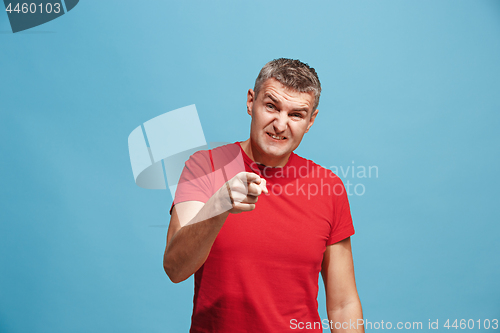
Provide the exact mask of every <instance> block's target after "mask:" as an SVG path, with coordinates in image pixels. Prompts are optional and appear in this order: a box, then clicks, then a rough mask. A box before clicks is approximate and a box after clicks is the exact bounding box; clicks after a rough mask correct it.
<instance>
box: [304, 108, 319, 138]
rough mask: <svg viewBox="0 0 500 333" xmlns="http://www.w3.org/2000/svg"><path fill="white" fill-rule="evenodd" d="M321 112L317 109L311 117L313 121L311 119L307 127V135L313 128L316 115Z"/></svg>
mask: <svg viewBox="0 0 500 333" xmlns="http://www.w3.org/2000/svg"><path fill="white" fill-rule="evenodd" d="M318 112H319V110H318V109H316V111H314V112H313V113H312V115H311V119H309V125H307V129H306V133H307V132H309V129H310V128H311V126H312V125H313V124H314V119H316V115H317V114H318Z"/></svg>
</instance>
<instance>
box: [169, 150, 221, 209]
mask: <svg viewBox="0 0 500 333" xmlns="http://www.w3.org/2000/svg"><path fill="white" fill-rule="evenodd" d="M213 176H214V174H213V165H212V162H211V158H210V153H209V152H208V151H198V152H196V153H194V154H193V155H191V157H190V158H189V159H188V160H187V161H186V163H185V165H184V169H183V170H182V173H181V177H180V178H179V182H178V184H177V188H176V191H175V198H174V202H173V203H172V207H171V208H170V214H172V208H173V207H174V205H176V204H178V203H180V202H184V201H201V202H204V203H205V202H207V201H208V199H210V197H211V196H212V195H213V192H214V191H213Z"/></svg>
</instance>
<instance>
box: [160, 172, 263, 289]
mask: <svg viewBox="0 0 500 333" xmlns="http://www.w3.org/2000/svg"><path fill="white" fill-rule="evenodd" d="M228 187H229V188H230V190H229V189H228ZM263 191H264V192H267V189H266V187H265V180H264V179H262V178H260V177H259V176H258V175H257V174H255V173H250V172H241V173H239V174H237V175H236V176H234V177H233V178H232V179H231V180H229V181H228V182H227V186H226V184H224V185H223V186H222V187H221V188H220V189H219V190H217V191H216V192H215V193H214V195H212V197H211V198H210V199H209V200H208V201H207V202H206V203H203V202H200V201H186V202H181V203H178V204H176V205H175V206H174V208H173V209H172V217H171V218H170V225H169V227H168V233H167V245H166V247H165V254H164V256H163V268H164V269H165V273H167V275H168V277H169V278H170V280H171V281H172V282H174V283H179V282H181V281H184V280H186V279H187V278H189V277H190V276H191V275H192V274H193V273H195V272H196V271H197V270H198V269H199V268H200V267H201V266H202V265H203V263H205V261H206V260H207V257H208V254H209V253H210V249H211V248H212V245H213V243H214V241H215V238H216V237H217V235H218V234H219V231H220V229H221V228H222V226H223V225H224V222H225V221H226V218H227V216H228V215H229V214H230V213H233V214H237V213H240V212H245V211H251V210H253V209H254V208H255V203H256V202H257V199H258V196H259V195H260V194H261V193H262V192H263Z"/></svg>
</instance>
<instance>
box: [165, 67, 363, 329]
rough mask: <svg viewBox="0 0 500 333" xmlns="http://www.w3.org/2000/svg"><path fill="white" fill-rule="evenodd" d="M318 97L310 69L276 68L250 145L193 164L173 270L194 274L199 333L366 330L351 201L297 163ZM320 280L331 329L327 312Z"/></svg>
mask: <svg viewBox="0 0 500 333" xmlns="http://www.w3.org/2000/svg"><path fill="white" fill-rule="evenodd" d="M320 92H321V86H320V82H319V79H318V76H317V74H316V72H315V70H314V69H313V68H310V67H309V66H308V65H307V64H304V63H302V62H300V61H298V60H291V59H283V58H281V59H276V60H273V61H271V62H269V63H267V64H266V65H265V66H264V67H263V68H262V70H261V72H260V74H259V76H258V77H257V80H256V82H255V87H254V90H252V89H249V91H248V95H247V112H248V114H249V115H250V116H251V118H252V121H251V126H250V138H249V139H248V140H246V141H244V142H237V143H235V144H231V145H227V146H223V147H219V148H216V149H213V150H211V151H202V152H197V153H195V154H193V155H192V156H191V158H190V159H189V160H188V161H187V162H186V166H185V168H184V171H183V174H182V176H181V182H180V183H179V186H178V188H177V192H176V197H175V200H174V205H173V208H172V210H171V214H172V217H171V220H170V226H169V230H168V234H167V246H166V249H165V255H164V269H165V272H166V273H167V275H168V276H169V277H170V279H171V280H172V281H173V282H175V283H178V282H181V281H183V280H185V279H187V278H188V277H189V276H191V275H192V274H195V296H194V309H193V316H192V325H191V332H217V333H221V332H231V333H235V332H259V333H260V332H290V331H294V332H295V331H306V332H322V331H323V329H324V328H326V327H328V328H330V329H331V330H332V331H336V332H337V331H346V332H347V331H350V332H363V326H362V310H361V304H360V301H359V297H358V294H357V290H356V284H355V279H354V268H353V261H352V252H351V243H350V236H351V235H352V234H354V229H353V227H352V219H351V214H350V209H349V203H348V200H347V194H346V191H345V189H344V186H343V184H342V182H341V181H340V179H339V178H338V177H337V176H335V175H334V174H333V173H332V172H331V171H330V170H327V169H324V168H322V167H320V166H319V165H317V164H315V163H313V162H312V161H309V160H306V159H304V158H301V157H299V156H298V155H296V154H295V153H293V151H294V150H295V149H296V148H297V147H298V146H299V144H300V142H301V140H302V137H303V136H304V134H305V133H307V132H308V131H309V129H310V128H311V126H312V125H313V124H314V121H315V119H316V116H317V114H318V110H317V106H318V103H319V96H320ZM319 272H321V274H322V276H323V280H324V283H325V290H326V301H327V312H328V319H329V320H328V321H326V320H323V321H321V320H320V317H319V314H318V311H317V308H318V303H317V293H318V277H319Z"/></svg>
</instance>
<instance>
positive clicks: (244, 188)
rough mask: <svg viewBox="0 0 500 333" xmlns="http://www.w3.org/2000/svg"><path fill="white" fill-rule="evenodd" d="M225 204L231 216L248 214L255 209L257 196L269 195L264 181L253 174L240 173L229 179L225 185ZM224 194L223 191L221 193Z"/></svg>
mask: <svg viewBox="0 0 500 333" xmlns="http://www.w3.org/2000/svg"><path fill="white" fill-rule="evenodd" d="M225 187H226V188H225V189H226V192H225V193H227V196H228V197H227V198H226V204H227V203H228V204H230V205H231V207H230V208H229V206H228V208H229V209H228V211H229V212H230V213H233V214H238V213H241V212H248V211H251V210H254V209H255V203H256V202H257V200H258V198H259V195H261V194H262V192H264V193H266V194H267V193H269V191H268V190H267V187H266V180H265V179H264V178H262V177H260V176H259V175H257V174H256V173H253V172H240V173H238V174H237V175H236V176H234V177H233V178H231V179H230V180H229V181H228V182H227V183H226V184H225ZM222 193H224V191H222Z"/></svg>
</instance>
